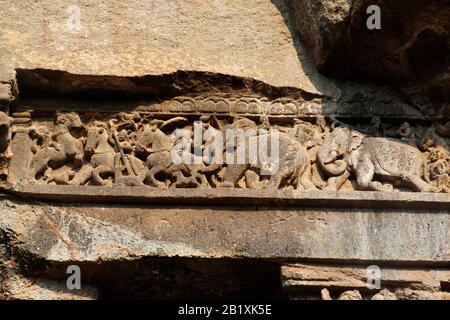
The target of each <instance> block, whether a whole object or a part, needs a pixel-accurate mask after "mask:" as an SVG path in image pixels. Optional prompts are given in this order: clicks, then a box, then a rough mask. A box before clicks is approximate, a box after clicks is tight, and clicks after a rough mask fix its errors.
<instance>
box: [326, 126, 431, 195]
mask: <svg viewBox="0 0 450 320" xmlns="http://www.w3.org/2000/svg"><path fill="white" fill-rule="evenodd" d="M317 160H318V163H319V164H320V167H321V169H322V170H323V171H324V172H325V173H326V174H327V175H329V176H332V177H339V178H340V179H339V178H332V180H330V181H329V185H332V186H337V185H339V184H340V183H339V182H338V181H341V183H342V180H345V179H346V178H348V176H349V172H352V173H354V174H355V176H356V181H357V184H358V186H359V187H360V188H361V189H363V190H375V191H392V190H393V186H392V184H390V183H396V184H401V185H407V186H410V187H412V188H413V189H415V190H416V191H423V192H427V191H431V186H430V185H429V184H428V183H427V182H426V181H424V180H423V176H424V172H425V170H424V169H425V165H426V162H425V159H424V157H423V155H422V153H421V152H420V150H419V149H418V148H416V147H415V146H411V145H409V144H407V143H405V142H402V141H401V140H395V139H389V138H376V137H375V138H374V137H367V136H365V135H363V134H361V133H360V132H357V131H354V130H352V129H349V128H345V127H343V128H341V127H339V128H336V129H334V131H333V132H331V133H330V134H329V136H328V137H326V138H325V141H324V144H323V145H322V147H321V148H320V150H319V153H318V155H317ZM374 179H379V180H380V181H382V182H390V183H384V184H383V183H381V182H380V181H376V180H374Z"/></svg>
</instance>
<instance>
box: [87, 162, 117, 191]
mask: <svg viewBox="0 0 450 320" xmlns="http://www.w3.org/2000/svg"><path fill="white" fill-rule="evenodd" d="M106 173H109V174H114V169H113V168H112V167H110V166H106V165H101V166H98V167H96V168H95V169H94V170H92V173H91V175H92V180H93V182H94V183H95V184H96V185H100V186H106V185H107V184H108V183H107V181H106V180H105V179H103V178H102V177H101V176H100V175H101V174H106Z"/></svg>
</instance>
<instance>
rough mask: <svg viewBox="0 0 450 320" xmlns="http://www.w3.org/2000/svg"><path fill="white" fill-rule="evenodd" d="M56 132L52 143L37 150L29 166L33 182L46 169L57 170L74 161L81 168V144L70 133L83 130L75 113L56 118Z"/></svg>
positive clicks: (60, 115) (63, 114)
mask: <svg viewBox="0 0 450 320" xmlns="http://www.w3.org/2000/svg"><path fill="white" fill-rule="evenodd" d="M55 124H56V127H55V128H56V130H55V131H56V132H55V133H54V134H53V135H52V137H51V138H52V139H51V140H52V142H50V143H49V145H47V146H44V147H43V148H41V149H39V150H38V151H37V152H36V154H35V155H34V156H33V158H32V160H31V164H30V175H31V178H32V179H33V180H35V179H36V176H37V175H38V174H41V173H43V172H44V171H45V170H46V169H47V168H48V167H52V168H57V167H60V166H62V165H64V164H65V163H66V162H67V161H74V163H75V164H76V165H78V166H81V164H82V161H83V143H82V142H81V140H79V139H77V138H76V137H74V135H73V134H72V133H80V132H81V131H82V130H84V126H83V123H82V122H81V119H80V117H79V116H78V114H76V113H73V112H71V113H62V114H59V115H58V116H57V117H56V123H55Z"/></svg>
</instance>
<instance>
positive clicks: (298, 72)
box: [0, 0, 450, 300]
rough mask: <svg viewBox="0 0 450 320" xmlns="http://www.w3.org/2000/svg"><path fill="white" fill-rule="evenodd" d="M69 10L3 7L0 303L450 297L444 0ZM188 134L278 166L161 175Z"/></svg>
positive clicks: (27, 1)
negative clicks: (256, 140) (375, 279)
mask: <svg viewBox="0 0 450 320" xmlns="http://www.w3.org/2000/svg"><path fill="white" fill-rule="evenodd" d="M373 4H376V5H378V6H379V7H380V8H381V12H382V20H381V21H382V28H381V30H368V29H367V28H366V24H365V22H366V18H367V14H366V13H365V11H366V8H367V6H368V5H373ZM73 5H74V3H73V1H69V0H57V1H50V0H45V1H38V2H36V1H32V0H24V1H19V2H17V1H12V0H0V8H1V11H2V14H1V17H0V189H1V195H0V298H2V299H98V298H100V299H102V298H103V299H108V298H118V297H128V298H136V299H142V298H151V299H155V298H156V299H173V298H186V297H189V298H230V297H234V298H236V297H238V298H239V297H242V298H284V299H323V300H334V299H339V300H361V299H372V300H401V299H408V300H415V299H443V300H448V299H450V296H449V288H450V285H449V283H450V282H449V281H450V278H449V277H450V274H449V269H448V263H449V262H450V238H449V235H450V233H449V232H448V231H449V230H450V219H449V214H450V209H449V208H450V207H449V204H450V196H449V192H450V156H449V152H450V150H449V145H450V140H449V139H450V103H449V98H450V93H449V91H450V81H449V76H450V74H449V65H450V64H449V56H450V54H449V51H450V40H449V39H450V38H449V32H450V31H449V30H450V22H449V17H450V12H449V10H450V5H449V3H448V1H438V0H433V1H426V0H413V1H408V2H403V1H384V0H376V1H366V0H353V1H350V0H338V1H331V0H285V1H283V0H272V1H271V0H253V1H237V0H235V1H234V0H233V1H232V0H228V1H225V0H224V1H221V0H210V1H200V0H187V1H186V0H177V1H170V2H169V1H157V0H151V1H147V0H146V1H144V0H133V1H126V2H123V1H106V0H102V1H95V2H91V1H84V2H81V3H78V4H77V5H76V6H75V7H74V6H73ZM76 12H79V13H80V16H79V18H80V19H79V22H80V24H79V25H75V26H74V25H73V23H74V21H75V23H76V20H73V18H74V17H73V14H74V13H76ZM193 120H199V121H201V122H202V125H203V126H204V127H205V128H213V129H214V130H217V131H221V130H224V129H226V128H253V129H258V128H271V129H274V128H276V129H279V130H281V131H282V133H283V134H282V140H281V141H282V147H283V148H284V149H282V151H283V152H282V158H281V160H282V162H281V164H282V168H283V170H282V171H280V173H279V174H278V175H275V176H273V177H272V178H270V179H263V178H262V177H261V176H260V173H261V167H257V166H253V167H252V168H249V166H226V167H225V166H217V167H212V166H206V165H203V164H202V165H201V166H197V167H193V168H192V167H189V166H188V167H176V168H174V167H169V166H168V162H169V161H168V160H167V158H165V157H166V156H167V154H166V153H167V150H170V148H172V147H173V146H172V142H171V140H170V139H169V137H170V136H171V133H173V131H174V130H175V129H186V130H187V131H189V132H192V130H193V128H192V126H191V124H190V122H192V121H193ZM155 141H156V142H157V143H158V146H159V147H157V148H156V147H155V146H154V145H153V143H155ZM99 145H100V146H101V148H100V147H99ZM152 148H155V150H157V149H158V148H159V149H161V150H159V151H157V152H154V150H151V149H152ZM99 149H100V150H99ZM105 150H106V151H105ZM292 150H294V151H295V152H293V153H292ZM165 152H166V153H165ZM105 155H106V156H105ZM292 155H294V156H292ZM99 159H100V160H99ZM105 159H106V160H105ZM292 159H294V160H292ZM166 160H167V161H166ZM352 161H353V162H352ZM155 168H156V169H157V170H156V169H155ZM307 261H314V264H312V263H310V262H307ZM70 265H77V266H79V267H80V268H81V279H82V287H81V289H79V290H70V289H69V288H68V287H67V285H66V280H67V277H68V274H67V272H66V270H67V267H68V266H70ZM370 265H376V266H379V267H380V268H381V271H382V278H381V288H379V289H376V290H374V289H368V287H367V274H366V267H368V266H370Z"/></svg>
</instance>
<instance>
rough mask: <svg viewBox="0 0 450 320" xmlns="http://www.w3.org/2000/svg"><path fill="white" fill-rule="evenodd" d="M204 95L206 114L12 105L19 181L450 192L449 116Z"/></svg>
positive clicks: (190, 108)
mask: <svg viewBox="0 0 450 320" xmlns="http://www.w3.org/2000/svg"><path fill="white" fill-rule="evenodd" d="M163 105H164V103H163ZM200 105H201V109H202V112H201V113H203V115H201V114H198V113H199V112H198V110H197V111H196V108H198V106H199V101H194V99H193V98H188V97H181V98H176V99H175V101H170V103H169V102H167V103H166V105H165V106H166V107H167V108H165V109H164V114H162V113H158V112H157V111H161V104H158V107H159V109H158V110H153V109H151V108H150V107H148V106H147V107H146V108H137V109H136V110H134V111H128V112H101V111H100V112H92V111H87V110H82V111H79V112H74V111H72V112H68V111H58V110H46V111H43V110H37V109H36V110H27V109H26V108H21V109H17V110H16V111H13V112H11V114H10V115H9V116H8V115H6V114H2V117H3V118H2V122H1V124H0V130H1V134H2V136H1V141H3V142H2V143H1V146H0V147H1V151H2V157H3V158H2V159H4V160H2V161H3V162H2V163H3V170H4V171H5V173H4V175H6V174H7V175H8V177H7V180H8V185H9V186H11V188H12V189H14V188H16V189H17V188H18V186H22V187H23V186H35V187H36V188H37V186H65V187H64V188H65V189H64V190H66V189H67V188H70V187H74V188H77V189H76V190H78V191H79V190H80V188H95V187H102V188H108V187H112V188H114V187H120V188H124V187H125V188H136V187H139V190H142V188H150V189H149V190H151V188H153V189H155V188H158V189H166V190H171V189H175V188H176V189H187V190H188V189H194V188H196V189H205V190H206V189H211V190H215V189H220V190H230V189H250V190H277V191H279V190H284V191H289V190H292V191H295V192H309V191H314V192H322V191H323V192H325V191H351V190H359V191H395V192H412V191H416V192H435V193H449V192H450V175H449V174H450V154H449V150H450V149H449V144H450V127H449V124H439V123H436V124H433V125H430V124H418V123H407V122H404V121H398V122H391V123H387V122H383V121H380V119H379V118H377V117H375V118H373V119H372V122H371V123H362V122H361V123H358V121H352V122H351V123H349V122H347V123H342V122H340V121H338V120H336V119H332V118H327V117H321V116H315V117H300V116H299V109H298V104H296V103H294V102H292V101H290V100H283V99H280V100H277V101H270V102H269V101H265V102H263V103H261V101H260V100H258V99H254V98H242V99H236V100H235V101H233V103H232V104H231V105H230V103H229V101H227V100H225V99H223V98H217V97H211V98H203V99H202V100H201V104H200ZM168 106H171V108H173V109H170V108H169V107H168ZM208 108H209V109H208ZM311 108H314V106H312V105H311ZM61 109H64V108H61ZM207 110H210V112H206V111H207ZM274 115H275V116H274ZM11 123H12V125H11ZM10 139H12V140H11V143H9V140H10ZM263 141H266V143H265V144H264V143H263V144H261V143H262V142H263ZM263 146H264V147H265V148H266V149H265V150H263V151H264V152H261V150H262V149H263ZM253 147H254V149H252V148H253ZM253 154H254V156H253V157H252V155H253ZM9 159H11V160H9ZM86 190H89V189H86ZM102 190H104V189H102ZM106 190H107V189H106ZM187 192H189V191H187ZM221 192H225V191H221Z"/></svg>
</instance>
